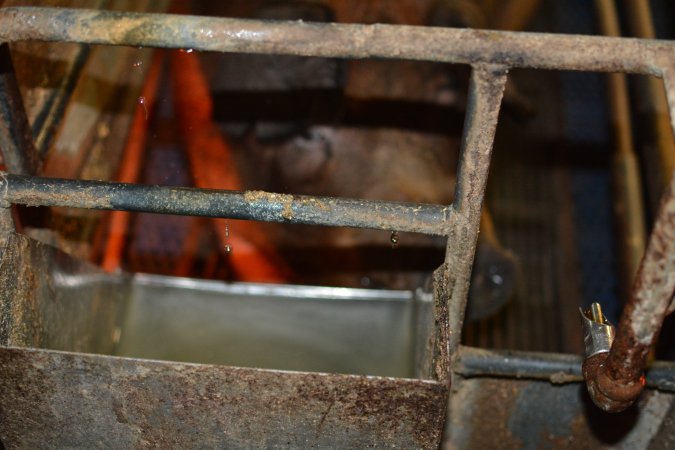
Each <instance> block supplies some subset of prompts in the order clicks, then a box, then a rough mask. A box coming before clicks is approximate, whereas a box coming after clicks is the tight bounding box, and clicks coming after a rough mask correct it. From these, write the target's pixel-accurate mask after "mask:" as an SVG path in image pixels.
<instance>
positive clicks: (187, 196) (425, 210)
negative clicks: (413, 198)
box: [0, 172, 450, 235]
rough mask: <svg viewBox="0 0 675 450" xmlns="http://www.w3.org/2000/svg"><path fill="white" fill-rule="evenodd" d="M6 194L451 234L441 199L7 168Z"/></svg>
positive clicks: (6, 197) (30, 201)
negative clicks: (184, 184)
mask: <svg viewBox="0 0 675 450" xmlns="http://www.w3.org/2000/svg"><path fill="white" fill-rule="evenodd" d="M0 195H1V196H2V198H0V201H6V202H10V203H19V204H24V205H28V206H37V205H44V206H65V207H71V208H92V209H105V210H124V211H145V212H154V213H161V214H179V215H193V216H205V217H224V218H232V219H247V220H261V221H268V222H288V223H304V224H314V225H333V226H351V227H360V228H376V229H382V230H396V231H411V232H418V233H427V234H437V235H443V234H445V228H446V221H447V220H448V216H449V214H450V208H448V207H446V206H441V205H428V204H413V203H400V202H383V201H372V200H357V199H341V198H331V197H310V196H301V195H289V194H275V193H270V192H262V191H246V192H235V191H217V190H209V189H195V188H179V187H171V186H143V185H133V184H124V183H111V182H102V181H85V180H64V179H56V178H40V177H25V176H20V175H14V174H4V173H2V172H0Z"/></svg>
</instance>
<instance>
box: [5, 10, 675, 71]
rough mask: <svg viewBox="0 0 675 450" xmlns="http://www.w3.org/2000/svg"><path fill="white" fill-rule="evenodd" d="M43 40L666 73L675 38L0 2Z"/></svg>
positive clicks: (21, 27) (18, 24) (13, 26)
mask: <svg viewBox="0 0 675 450" xmlns="http://www.w3.org/2000/svg"><path fill="white" fill-rule="evenodd" d="M19 40H43V41H63V42H78V43H87V44H108V45H128V46H145V47H165V48H190V49H194V50H204V51H218V52H243V53H267V54H278V55H281V54H285V55H299V56H323V57H338V58H395V59H410V60H425V61H438V62H452V63H464V64H503V65H506V66H509V67H531V68H539V69H567V70H586V71H609V72H633V73H643V74H651V75H658V76H660V75H661V71H662V69H661V68H662V66H663V64H664V62H665V61H668V60H669V59H670V58H672V55H673V53H675V43H673V42H667V41H645V40H639V39H626V38H623V39H613V38H606V37H600V36H578V35H559V34H558V35H555V34H544V33H512V32H504V31H487V30H472V29H453V28H436V27H419V26H404V25H384V24H374V25H361V24H335V23H327V24H320V23H308V22H301V21H295V22H269V21H268V22H265V21H260V20H247V19H232V18H214V17H197V16H179V15H171V14H143V13H125V12H116V11H97V10H87V9H65V8H41V7H18V8H4V9H1V10H0V42H12V41H19Z"/></svg>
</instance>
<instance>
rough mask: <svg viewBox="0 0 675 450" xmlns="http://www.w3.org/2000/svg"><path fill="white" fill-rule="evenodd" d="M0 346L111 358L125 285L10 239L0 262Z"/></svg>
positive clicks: (45, 248) (30, 243) (51, 251)
mask: <svg viewBox="0 0 675 450" xmlns="http://www.w3.org/2000/svg"><path fill="white" fill-rule="evenodd" d="M0 286H1V288H0V345H3V346H7V345H11V346H25V347H42V348H51V349H56V350H68V351H85V352H101V353H111V352H112V351H113V350H114V346H115V333H116V328H117V327H118V326H119V325H120V319H121V313H122V312H123V311H122V310H123V306H124V297H126V295H125V294H126V293H125V290H126V289H127V283H126V279H125V278H124V277H123V276H116V277H113V276H111V275H107V274H104V273H102V272H101V271H100V270H98V269H96V268H94V267H93V266H90V265H89V264H86V263H83V262H80V261H77V260H75V259H74V258H71V257H69V256H67V255H65V254H63V253H61V252H59V251H58V250H56V249H55V248H53V247H50V246H47V245H44V244H41V243H39V242H37V241H34V240H32V239H30V238H28V237H26V236H23V235H20V234H14V233H12V234H10V235H9V239H8V242H7V246H6V248H5V251H4V253H3V254H2V258H1V259H0Z"/></svg>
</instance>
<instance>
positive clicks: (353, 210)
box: [0, 8, 675, 383]
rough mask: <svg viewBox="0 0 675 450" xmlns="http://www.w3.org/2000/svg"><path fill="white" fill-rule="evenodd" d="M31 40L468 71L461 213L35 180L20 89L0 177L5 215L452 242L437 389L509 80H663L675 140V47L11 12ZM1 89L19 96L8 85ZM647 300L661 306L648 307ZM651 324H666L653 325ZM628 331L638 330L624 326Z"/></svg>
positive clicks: (19, 34)
mask: <svg viewBox="0 0 675 450" xmlns="http://www.w3.org/2000/svg"><path fill="white" fill-rule="evenodd" d="M20 40H42V41H59V42H76V43H83V44H103V45H125V46H144V47H161V48H175V49H181V48H182V49H193V50H199V51H218V52H243V53H265V54H275V55H302V56H314V57H333V58H394V59H408V60H419V61H436V62H448V63H461V64H469V65H471V67H472V74H471V81H470V87H469V99H468V108H467V113H466V119H465V124H464V132H463V140H462V146H461V155H460V163H459V167H458V177H457V185H456V189H455V200H454V202H453V204H452V205H447V206H441V205H422V204H401V203H392V202H376V201H368V200H345V199H334V198H317V197H300V196H290V195H281V194H274V193H268V192H223V191H205V190H200V189H190V188H172V187H161V186H133V185H126V184H120V183H105V182H94V181H82V180H56V179H46V178H39V177H35V176H33V175H35V173H34V171H35V164H34V163H33V162H34V161H35V160H36V155H35V154H34V152H35V150H34V146H33V145H32V143H31V140H30V139H29V138H27V137H26V130H25V128H26V127H25V123H26V118H25V113H24V112H23V107H22V106H21V103H20V99H17V96H18V90H17V89H11V83H10V84H9V85H10V88H9V89H8V88H5V89H2V90H0V112H1V113H2V114H0V149H1V150H2V153H3V156H4V160H5V163H6V165H7V168H8V171H9V172H10V173H9V174H3V175H2V177H1V178H0V205H2V206H5V207H7V206H9V205H10V204H12V203H17V204H25V205H49V206H67V207H73V208H98V209H118V210H127V211H150V212H156V213H168V214H189V215H205V216H211V217H224V218H237V219H252V220H264V221H279V222H288V223H304V224H315V225H339V226H347V227H365V228H375V229H386V230H400V231H414V232H420V233H426V234H435V235H444V236H447V237H448V244H447V252H446V262H445V264H444V266H443V267H442V268H441V269H440V270H439V271H437V272H436V276H435V295H436V297H437V298H440V299H443V300H444V301H443V302H441V305H442V306H441V308H442V310H441V312H440V315H441V320H439V322H438V323H440V324H441V325H440V329H439V330H438V333H439V340H440V342H447V344H448V345H441V346H440V347H439V353H440V354H439V355H437V358H436V365H435V370H436V376H437V378H438V379H439V380H444V379H448V378H449V377H450V372H451V371H450V368H451V366H452V364H453V361H454V360H455V359H456V358H457V355H458V354H459V352H458V348H459V342H460V335H461V329H462V323H463V318H464V310H465V307H466V298H467V293H468V287H469V279H470V272H471V266H472V262H473V257H474V253H475V248H476V241H477V236H478V227H479V219H480V210H481V206H482V202H483V196H484V192H485V186H486V180H487V175H488V169H489V163H490V155H491V151H492V146H493V140H494V135H495V130H496V126H497V118H498V115H499V109H500V105H501V102H502V96H503V92H504V87H505V83H506V80H507V72H508V70H509V69H511V68H535V69H559V70H580V71H604V72H626V73H637V74H643V75H654V76H657V77H661V78H663V80H664V82H665V86H666V92H667V98H668V105H669V109H670V115H671V120H672V122H673V127H674V128H675V43H673V42H666V41H655V40H639V39H627V38H605V37H593V36H575V35H553V34H538V33H511V32H498V31H483V30H471V29H449V28H434V27H416V26H399V25H354V24H318V23H303V22H264V21H256V20H241V19H227V18H206V17H194V16H177V15H167V14H138V13H120V12H110V11H94V10H69V9H55V8H6V9H2V10H0V42H3V43H5V44H6V43H8V42H14V41H20ZM11 76H12V74H11V73H10V72H8V71H5V73H3V79H5V80H6V79H9V78H8V77H11ZM10 81H11V80H10ZM4 86H5V87H6V86H8V84H7V83H6V82H5V84H4ZM674 202H675V200H674V199H673V197H670V198H669V199H668V200H667V201H666V202H664V206H663V211H666V212H665V213H664V214H665V216H666V218H665V219H663V221H662V222H663V224H662V225H659V226H658V227H657V228H656V229H655V231H654V234H653V236H652V240H654V241H655V242H657V243H658V244H659V245H651V244H650V246H649V247H648V249H647V252H646V256H645V261H647V263H646V265H643V270H642V271H641V272H640V274H639V278H638V280H637V281H636V283H635V289H634V292H633V297H632V298H633V300H632V303H634V304H635V305H637V306H633V307H629V308H627V311H629V312H630V314H633V316H632V318H629V319H625V320H624V321H623V322H622V325H621V327H620V328H619V331H618V337H617V342H620V343H621V345H623V346H625V345H628V344H627V343H629V344H630V343H631V342H632V343H633V344H634V343H635V342H636V339H638V338H636V336H638V337H640V336H641V337H642V341H640V342H641V345H642V344H646V345H647V347H649V346H651V340H650V339H653V336H654V335H655V334H656V332H657V331H658V329H659V328H660V326H661V320H662V317H663V314H665V311H666V309H667V308H668V305H670V300H671V298H672V292H673V289H672V284H673V283H674V282H675V279H673V277H672V276H670V277H668V276H665V275H666V274H667V273H671V274H672V272H673V270H675V268H673V264H675V263H674V262H673V261H672V257H671V258H670V259H669V258H668V256H667V255H669V254H670V255H671V256H672V254H675V249H673V245H674V244H673V242H674V241H675V239H671V241H670V242H664V237H666V236H672V229H673V228H674V227H675V225H674V224H673V217H672V209H673V203H674ZM0 212H1V211H0ZM2 214H3V215H2V216H1V217H2V219H1V221H0V225H1V226H3V227H5V230H3V231H7V228H10V227H11V220H9V219H8V215H7V211H4V212H2ZM669 221H670V222H669ZM659 223H661V222H659ZM664 230H669V231H667V232H666V231H664ZM664 233H666V234H664ZM664 252H665V253H664ZM669 252H670V253H669ZM664 255H665V256H664ZM663 258H665V260H666V261H665V263H658V264H652V261H656V260H658V261H662V262H663ZM663 271H666V272H663ZM668 271H669V272H668ZM656 272H659V273H656ZM647 292H652V293H654V292H656V293H657V294H658V295H656V294H655V295H652V294H649V295H647V294H646V293H647ZM666 297H667V298H666ZM446 300H447V301H446ZM645 305H651V307H650V306H645ZM654 305H656V306H654ZM444 308H447V310H445V309H444ZM635 314H638V315H642V316H640V320H636V316H635ZM652 314H654V315H653V316H652ZM646 316H649V317H646ZM654 317H656V320H652V319H653V318H654ZM626 321H627V322H626ZM624 322H625V323H628V324H629V325H630V324H632V325H633V326H634V327H638V328H639V329H636V328H634V327H631V326H626V324H625V323H624ZM631 339H632V340H631ZM615 347H616V346H615ZM622 351H625V349H623V350H621V349H619V350H616V351H615V348H612V352H614V353H617V354H623V353H620V352H622ZM643 353H644V352H642V351H640V352H639V355H638V356H637V357H634V358H633V357H631V359H630V361H631V362H630V364H632V365H634V366H635V367H633V368H632V369H631V370H628V371H627V372H629V373H630V376H631V377H632V376H634V375H635V374H636V373H637V374H640V373H642V370H643V369H644V364H645V357H646V355H645V354H643ZM616 360H617V359H616V357H615V356H614V357H610V359H609V362H610V363H611V362H612V361H616ZM611 373H613V374H614V375H616V373H615V372H611ZM616 376H618V375H616ZM614 381H616V382H621V380H618V381H617V380H614ZM624 381H625V380H624ZM629 381H630V382H631V383H633V382H634V380H629Z"/></svg>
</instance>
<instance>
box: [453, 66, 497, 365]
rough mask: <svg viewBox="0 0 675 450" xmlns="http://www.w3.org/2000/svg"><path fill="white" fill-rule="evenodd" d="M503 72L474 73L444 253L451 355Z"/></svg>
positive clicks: (457, 333) (462, 309) (463, 304)
mask: <svg viewBox="0 0 675 450" xmlns="http://www.w3.org/2000/svg"><path fill="white" fill-rule="evenodd" d="M505 85H506V68H504V67H502V66H492V65H488V66H478V67H474V69H473V72H472V74H471V84H470V86H469V99H468V107H467V116H466V121H465V123H464V135H463V141H462V149H461V154H460V160H459V167H458V169H457V173H458V177H457V186H456V187H455V200H454V203H453V215H452V217H453V219H454V220H452V222H451V223H450V230H449V233H448V247H447V250H446V255H445V258H446V264H447V266H448V269H447V277H448V278H447V280H446V281H445V283H444V284H446V285H447V290H448V292H447V295H448V297H446V298H449V303H448V317H449V321H450V323H449V352H450V357H453V354H454V353H455V350H456V349H457V346H458V345H459V342H460V338H461V332H462V324H463V321H464V312H465V309H466V299H467V295H468V292H469V281H470V274H471V266H472V264H473V257H474V253H475V251H476V242H477V241H478V227H479V223H480V214H481V207H482V206H483V195H484V193H485V185H486V183H487V176H488V171H489V167H490V156H491V154H492V143H493V140H494V135H495V131H496V129H497V119H498V117H499V107H500V105H501V100H502V95H503V94H504V86H505Z"/></svg>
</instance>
